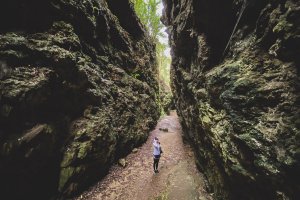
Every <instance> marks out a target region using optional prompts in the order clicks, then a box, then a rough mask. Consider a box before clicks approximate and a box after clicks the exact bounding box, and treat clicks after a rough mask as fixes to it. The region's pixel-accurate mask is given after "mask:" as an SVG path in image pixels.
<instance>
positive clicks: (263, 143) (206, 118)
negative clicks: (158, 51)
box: [162, 0, 300, 200]
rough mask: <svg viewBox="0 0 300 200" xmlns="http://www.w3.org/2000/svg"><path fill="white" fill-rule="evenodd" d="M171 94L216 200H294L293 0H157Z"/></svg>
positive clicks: (296, 11) (297, 149)
mask: <svg viewBox="0 0 300 200" xmlns="http://www.w3.org/2000/svg"><path fill="white" fill-rule="evenodd" d="M164 6H165V10H164V16H163V18H162V20H163V22H164V24H165V25H167V26H168V32H169V39H170V44H171V47H172V53H171V54H172V69H171V73H172V74H171V76H172V90H173V93H174V98H175V102H176V108H177V112H178V114H179V116H180V121H181V124H182V126H183V130H184V133H185V138H186V139H187V140H188V141H189V142H190V143H192V144H193V147H194V149H195V152H196V154H197V158H198V166H199V168H200V170H201V171H203V172H204V173H205V175H206V177H207V179H208V182H209V185H210V189H211V192H213V193H214V196H215V198H216V199H255V200H257V199H300V181H299V180H300V121H299V119H300V95H299V88H300V82H299V74H300V68H299V64H300V59H299V55H300V30H299V27H300V21H299V19H300V7H299V1H297V0H282V1H279V0H222V1H221V0H164Z"/></svg>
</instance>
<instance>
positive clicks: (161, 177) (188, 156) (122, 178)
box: [76, 112, 213, 200]
mask: <svg viewBox="0 0 300 200" xmlns="http://www.w3.org/2000/svg"><path fill="white" fill-rule="evenodd" d="M160 129H161V130H160ZM162 129H168V131H166V130H165V131H163V130H162ZM155 136H157V137H159V139H160V142H161V146H162V148H163V152H164V153H163V155H162V157H161V160H160V163H159V173H158V174H155V173H153V170H152V161H153V160H152V141H153V138H154V137H155ZM125 160H126V167H124V168H123V167H122V166H120V165H119V164H115V165H114V166H113V167H112V168H111V169H110V172H109V174H108V175H107V176H106V177H105V178H104V179H103V180H101V181H100V182H99V183H97V184H96V185H95V186H93V187H91V188H90V189H89V190H88V191H86V192H84V193H83V194H81V195H79V196H78V197H77V198H76V200H80V199H101V200H105V199H107V200H111V199H115V200H116V199H120V200H121V199H132V200H134V199H136V200H138V199H170V200H171V199H174V200H175V199H176V200H194V199H195V200H196V199H197V200H198V199H201V200H211V199H213V198H212V196H211V195H210V194H208V193H207V191H206V189H205V188H206V187H205V185H206V183H205V179H204V177H203V175H202V174H201V173H200V172H199V171H198V170H197V168H196V165H195V158H194V154H193V152H192V150H191V148H190V146H189V145H186V144H184V143H183V141H182V137H181V127H180V125H179V121H178V118H177V115H176V113H175V112H172V113H171V115H170V116H166V117H163V118H162V119H161V120H160V121H159V123H158V125H157V127H156V129H155V130H154V131H152V132H151V134H150V137H149V138H148V140H147V142H146V143H145V144H144V145H143V146H141V147H140V148H138V149H137V152H132V153H131V154H130V155H128V156H127V157H126V158H125Z"/></svg>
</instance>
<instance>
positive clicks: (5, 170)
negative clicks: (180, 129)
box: [0, 0, 159, 199]
mask: <svg viewBox="0 0 300 200" xmlns="http://www.w3.org/2000/svg"><path fill="white" fill-rule="evenodd" d="M154 48H155V47H154V44H152V42H151V41H150V39H149V38H148V36H147V34H146V32H145V30H144V28H143V26H142V25H141V24H140V22H139V20H138V19H137V17H136V15H135V14H134V12H133V8H132V5H131V4H130V3H129V1H128V0H125V1H122V2H120V1H116V0H110V1H104V0H99V1H98V0H85V1H77V0H71V1H66V0H47V1H43V2H41V1H38V0H29V1H27V2H26V3H22V2H20V1H18V0H4V1H1V3H0V177H1V179H0V192H1V198H3V199H7V198H5V197H6V196H9V198H10V199H20V198H22V199H49V198H51V197H55V198H66V197H67V196H72V195H74V194H76V193H78V192H80V191H82V189H84V188H86V187H87V186H89V185H90V184H91V183H92V182H93V181H95V180H98V179H99V178H100V177H101V176H103V175H105V173H106V172H107V170H108V168H109V166H110V165H111V164H112V163H113V162H114V161H116V160H118V159H119V158H120V157H123V156H124V155H126V154H127V153H129V152H130V151H131V150H132V149H133V148H134V147H136V146H138V145H140V144H141V143H142V142H144V141H145V140H146V139H147V136H148V132H149V130H150V129H151V128H152V127H154V125H155V123H156V120H157V119H158V117H159V109H158V106H157V103H156V99H157V96H158V82H157V80H156V77H157V69H156V61H155V49H154Z"/></svg>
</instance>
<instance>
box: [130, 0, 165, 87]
mask: <svg viewBox="0 0 300 200" xmlns="http://www.w3.org/2000/svg"><path fill="white" fill-rule="evenodd" d="M131 1H132V3H133V4H134V9H135V11H136V14H137V16H138V17H139V18H140V20H141V22H142V23H143V24H144V25H145V27H146V29H147V30H148V32H149V35H150V36H151V38H152V39H153V40H154V42H155V44H156V56H157V60H158V65H159V66H158V68H159V78H160V79H161V80H162V81H164V82H165V83H166V85H169V84H170V75H169V69H170V68H169V67H170V62H171V61H170V60H171V59H170V58H169V57H168V56H167V55H165V50H166V49H167V47H168V45H167V44H165V43H163V42H161V41H160V38H166V35H165V34H164V32H163V31H164V25H163V24H162V23H161V21H160V15H161V13H158V12H157V11H158V10H159V6H160V5H161V0H131Z"/></svg>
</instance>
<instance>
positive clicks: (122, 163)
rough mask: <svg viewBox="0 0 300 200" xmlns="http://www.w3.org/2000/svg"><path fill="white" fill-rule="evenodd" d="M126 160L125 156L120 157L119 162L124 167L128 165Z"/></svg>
mask: <svg viewBox="0 0 300 200" xmlns="http://www.w3.org/2000/svg"><path fill="white" fill-rule="evenodd" d="M126 163H127V162H126V160H125V159H124V158H121V159H119V161H118V164H119V165H120V166H122V167H123V168H124V167H126Z"/></svg>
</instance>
